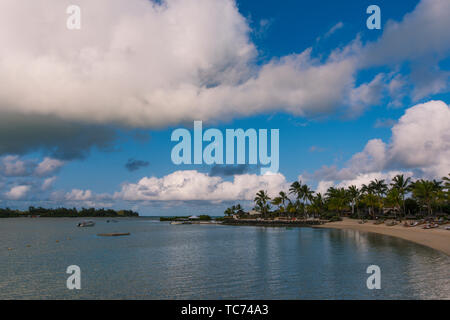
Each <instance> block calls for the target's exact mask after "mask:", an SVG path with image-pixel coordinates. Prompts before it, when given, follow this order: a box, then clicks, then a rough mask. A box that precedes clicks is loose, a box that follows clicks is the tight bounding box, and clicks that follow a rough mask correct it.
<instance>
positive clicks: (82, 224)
mask: <svg viewBox="0 0 450 320" xmlns="http://www.w3.org/2000/svg"><path fill="white" fill-rule="evenodd" d="M93 226H95V222H94V221H82V222H79V223H78V224H77V227H93Z"/></svg>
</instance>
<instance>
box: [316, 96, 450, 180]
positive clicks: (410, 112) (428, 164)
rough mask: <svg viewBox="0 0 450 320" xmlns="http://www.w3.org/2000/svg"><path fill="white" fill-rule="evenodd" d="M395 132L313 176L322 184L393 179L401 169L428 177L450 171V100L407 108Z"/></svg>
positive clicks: (396, 125) (370, 143)
mask: <svg viewBox="0 0 450 320" xmlns="http://www.w3.org/2000/svg"><path fill="white" fill-rule="evenodd" d="M391 131H392V136H391V141H390V142H389V143H385V142H384V141H382V140H380V139H371V140H369V141H368V142H367V144H366V145H365V147H364V149H363V150H362V151H361V152H358V153H356V154H354V155H353V156H352V157H351V159H350V160H349V161H348V162H347V164H346V166H345V167H344V168H342V169H338V168H337V167H335V166H332V167H327V166H324V167H322V168H321V169H319V170H317V171H316V172H315V173H314V174H313V175H311V176H312V177H313V178H314V179H316V180H319V181H321V182H322V185H325V184H326V183H328V184H330V183H331V182H333V181H338V182H339V181H341V184H342V185H348V184H360V183H365V182H368V181H370V180H371V179H374V178H375V177H376V178H381V177H383V178H385V179H388V178H389V179H390V178H391V177H393V176H395V174H397V173H398V172H399V170H400V171H403V172H406V173H408V174H410V175H411V174H412V172H414V173H415V176H418V177H426V178H441V177H443V176H446V175H447V174H448V173H450V107H449V106H448V105H447V104H446V103H444V102H442V101H429V102H427V103H423V104H418V105H415V106H413V107H411V108H409V109H407V110H406V111H405V114H404V115H403V116H402V117H401V118H400V119H399V120H398V122H396V123H395V124H394V125H393V127H392V129H391ZM362 181H365V182H362ZM319 185H320V183H319Z"/></svg>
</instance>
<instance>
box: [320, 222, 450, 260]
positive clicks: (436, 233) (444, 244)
mask: <svg viewBox="0 0 450 320" xmlns="http://www.w3.org/2000/svg"><path fill="white" fill-rule="evenodd" d="M314 228H333V229H350V230H359V231H365V232H373V233H378V234H384V235H388V236H392V237H398V238H401V239H405V240H408V241H412V242H415V243H418V244H421V245H424V246H427V247H430V248H433V249H436V250H438V251H441V252H443V253H445V254H446V255H447V256H450V231H449V230H445V229H444V228H443V227H440V228H436V229H428V230H425V229H422V226H418V227H410V228H407V227H404V226H403V225H402V224H398V225H396V226H391V227H389V226H387V225H385V224H380V225H374V224H373V222H372V221H368V222H366V223H364V224H359V223H358V220H355V219H348V218H344V219H343V221H337V222H328V223H325V224H323V225H319V226H314Z"/></svg>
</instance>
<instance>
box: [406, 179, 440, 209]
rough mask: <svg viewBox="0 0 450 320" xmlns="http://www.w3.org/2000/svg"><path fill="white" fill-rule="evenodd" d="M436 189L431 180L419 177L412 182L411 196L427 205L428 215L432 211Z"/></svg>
mask: <svg viewBox="0 0 450 320" xmlns="http://www.w3.org/2000/svg"><path fill="white" fill-rule="evenodd" d="M436 191H437V190H436V185H435V183H433V182H432V181H428V180H424V179H420V180H418V181H416V182H414V183H413V184H412V193H413V197H414V198H416V199H417V200H418V201H419V203H422V204H423V205H425V206H426V207H427V211H428V215H431V214H432V213H433V209H432V203H433V200H434V197H435V195H436Z"/></svg>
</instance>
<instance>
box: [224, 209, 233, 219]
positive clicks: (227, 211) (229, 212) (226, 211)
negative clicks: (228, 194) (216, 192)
mask: <svg viewBox="0 0 450 320" xmlns="http://www.w3.org/2000/svg"><path fill="white" fill-rule="evenodd" d="M224 214H225V215H226V216H227V217H229V216H231V215H233V210H232V209H231V208H226V209H225V211H224Z"/></svg>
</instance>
